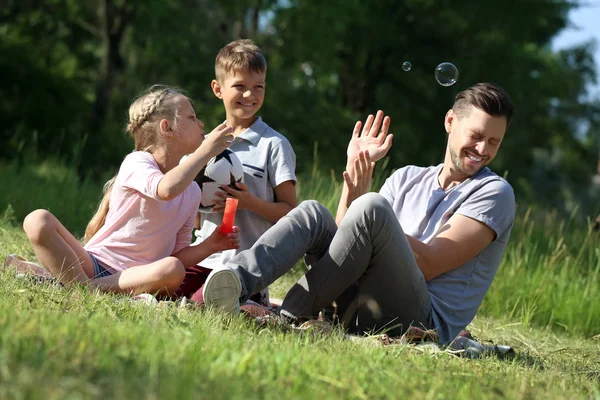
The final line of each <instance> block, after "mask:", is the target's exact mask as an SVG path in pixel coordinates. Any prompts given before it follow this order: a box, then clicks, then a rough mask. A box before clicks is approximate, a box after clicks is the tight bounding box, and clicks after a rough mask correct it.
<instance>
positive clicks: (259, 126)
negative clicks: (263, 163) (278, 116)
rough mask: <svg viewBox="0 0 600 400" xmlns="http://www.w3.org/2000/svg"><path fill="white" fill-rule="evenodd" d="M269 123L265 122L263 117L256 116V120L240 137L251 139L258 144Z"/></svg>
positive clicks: (251, 141)
mask: <svg viewBox="0 0 600 400" xmlns="http://www.w3.org/2000/svg"><path fill="white" fill-rule="evenodd" d="M267 128H268V125H267V124H265V123H264V122H263V120H262V118H261V117H256V120H255V121H254V123H253V124H252V125H250V126H249V127H248V128H247V129H246V130H245V131H244V132H242V133H241V134H240V135H239V136H238V137H239V138H242V139H244V140H247V141H249V142H250V143H252V144H253V145H255V146H256V144H257V143H258V140H259V139H260V137H261V136H262V135H263V134H264V133H265V132H266V130H267Z"/></svg>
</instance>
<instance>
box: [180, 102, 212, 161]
mask: <svg viewBox="0 0 600 400" xmlns="http://www.w3.org/2000/svg"><path fill="white" fill-rule="evenodd" d="M175 102H176V103H177V104H178V106H179V115H178V117H177V130H176V131H175V137H176V138H177V139H178V141H179V142H180V143H181V145H182V147H183V148H184V150H185V154H187V153H192V152H194V151H195V150H196V149H197V148H198V147H199V146H200V145H201V144H202V142H203V141H204V136H205V135H206V132H204V123H203V122H202V121H200V120H199V119H198V118H197V117H196V112H195V111H194V107H192V104H191V103H190V101H189V100H188V99H187V98H185V97H184V96H180V97H179V98H177V99H176V100H175Z"/></svg>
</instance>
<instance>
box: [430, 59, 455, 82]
mask: <svg viewBox="0 0 600 400" xmlns="http://www.w3.org/2000/svg"><path fill="white" fill-rule="evenodd" d="M435 80H436V81H437V82H438V83H439V84H440V85H442V86H452V85H454V84H455V83H456V81H457V80H458V68H456V66H455V65H454V64H452V63H449V62H443V63H441V64H440V65H438V66H437V67H436V68H435Z"/></svg>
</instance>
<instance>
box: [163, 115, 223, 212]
mask: <svg viewBox="0 0 600 400" xmlns="http://www.w3.org/2000/svg"><path fill="white" fill-rule="evenodd" d="M231 131H232V129H231V128H230V127H228V126H226V125H225V124H221V125H219V126H217V127H216V128H215V129H214V130H213V131H212V132H211V133H210V134H209V135H208V136H207V137H206V139H205V140H204V142H203V143H202V144H201V145H200V147H198V148H197V149H196V151H194V152H193V153H192V154H191V155H190V157H189V158H188V159H187V160H186V161H185V162H184V163H182V164H179V165H177V166H176V167H175V168H173V169H171V170H170V171H168V172H167V173H166V174H165V175H164V177H163V178H162V179H161V180H160V182H159V184H158V189H157V194H158V197H159V198H160V199H161V200H173V199H174V198H175V197H177V196H179V195H180V194H181V193H183V191H184V190H185V189H186V188H187V187H188V186H189V185H190V183H192V181H193V180H194V178H195V177H196V175H198V174H199V173H200V170H201V169H202V168H203V167H204V166H205V165H206V164H207V163H208V161H209V160H210V159H211V158H213V157H215V156H216V155H218V154H219V153H221V152H222V151H223V150H225V149H226V148H227V147H229V136H231Z"/></svg>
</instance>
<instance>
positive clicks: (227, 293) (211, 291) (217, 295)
mask: <svg viewBox="0 0 600 400" xmlns="http://www.w3.org/2000/svg"><path fill="white" fill-rule="evenodd" d="M241 293H242V284H241V283H240V280H239V279H238V277H237V275H236V274H235V273H234V272H233V271H232V270H230V269H226V268H222V269H214V270H212V272H211V273H210V275H208V278H206V282H204V287H203V288H202V297H203V300H204V304H205V305H206V306H208V307H215V308H218V309H221V310H223V311H225V312H228V313H232V314H239V313H240V300H239V299H240V294H241Z"/></svg>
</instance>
